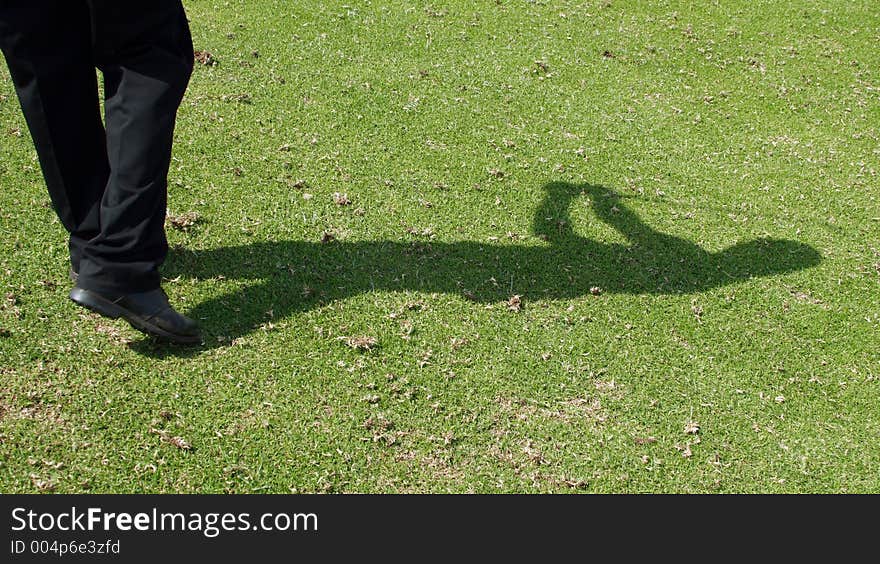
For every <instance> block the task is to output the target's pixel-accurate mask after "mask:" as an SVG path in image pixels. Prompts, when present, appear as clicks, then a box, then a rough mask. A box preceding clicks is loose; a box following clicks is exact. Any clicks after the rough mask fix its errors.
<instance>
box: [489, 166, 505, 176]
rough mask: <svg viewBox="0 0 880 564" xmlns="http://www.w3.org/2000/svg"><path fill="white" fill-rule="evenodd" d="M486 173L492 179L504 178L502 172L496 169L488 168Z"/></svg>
mask: <svg viewBox="0 0 880 564" xmlns="http://www.w3.org/2000/svg"><path fill="white" fill-rule="evenodd" d="M487 172H488V173H489V176H491V177H492V178H504V171H502V170H499V169H497V168H490V169H489V170H488V171H487Z"/></svg>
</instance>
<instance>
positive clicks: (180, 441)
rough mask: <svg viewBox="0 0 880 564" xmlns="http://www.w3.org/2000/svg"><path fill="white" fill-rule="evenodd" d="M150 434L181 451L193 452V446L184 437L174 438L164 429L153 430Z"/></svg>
mask: <svg viewBox="0 0 880 564" xmlns="http://www.w3.org/2000/svg"><path fill="white" fill-rule="evenodd" d="M150 433H152V434H154V435H159V438H160V439H162V441H164V442H166V443H168V444H170V445H173V446H176V447H177V448H179V449H180V450H192V445H191V444H189V442H188V441H186V440H185V439H184V438H183V437H177V436H175V437H172V436H171V435H169V434H168V432H167V431H164V430H162V429H156V428H151V429H150Z"/></svg>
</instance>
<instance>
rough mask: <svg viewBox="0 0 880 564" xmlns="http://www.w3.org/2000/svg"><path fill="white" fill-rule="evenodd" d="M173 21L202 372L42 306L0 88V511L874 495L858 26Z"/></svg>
mask: <svg viewBox="0 0 880 564" xmlns="http://www.w3.org/2000/svg"><path fill="white" fill-rule="evenodd" d="M185 4H186V7H187V10H188V13H189V16H190V19H191V24H192V30H193V36H194V41H195V47H196V49H198V50H204V51H208V52H210V53H211V54H212V56H213V60H214V61H215V62H216V64H213V65H203V64H198V63H197V64H196V69H195V72H194V75H193V78H192V82H191V85H190V88H189V90H188V93H187V95H186V98H185V100H184V102H183V105H182V107H181V110H180V114H179V121H178V129H177V141H176V145H175V153H174V161H173V163H172V170H171V173H170V179H169V181H170V184H169V213H170V216H171V220H173V221H170V222H169V225H168V235H169V239H170V242H171V244H172V247H173V248H172V251H171V253H170V255H169V258H168V260H167V262H166V264H165V266H164V267H163V276H164V277H165V288H166V290H167V292H168V293H169V295H170V296H171V299H172V302H173V303H174V304H175V305H177V306H178V307H179V309H181V310H182V311H184V312H186V313H188V314H189V315H191V316H193V317H196V318H198V319H199V320H200V321H201V323H202V325H203V328H204V330H205V334H206V341H205V343H204V345H203V346H201V347H196V348H193V349H186V348H179V347H172V346H167V345H162V344H160V343H157V342H154V341H153V340H151V339H148V338H145V337H144V336H142V335H141V334H140V333H137V332H136V331H134V330H133V329H131V328H130V327H129V326H128V325H126V324H125V323H124V322H120V321H109V320H105V319H103V318H100V317H98V316H96V315H94V314H91V313H89V312H87V311H85V310H82V309H79V308H77V307H76V306H74V305H73V304H72V302H70V301H69V300H68V298H67V293H68V290H69V281H68V280H67V255H66V238H65V233H64V232H63V229H62V227H61V225H60V224H59V223H58V221H57V219H56V218H55V215H54V212H53V210H52V209H51V207H50V205H49V198H48V195H47V192H46V189H45V186H44V183H43V180H42V176H41V174H40V170H39V166H38V163H37V161H36V156H35V152H34V150H33V147H32V144H31V140H30V137H29V135H28V132H27V128H26V126H25V123H24V119H23V117H22V115H21V112H20V109H19V107H18V103H17V100H16V98H15V94H14V91H13V88H12V84H11V82H10V79H9V75H8V73H7V71H6V69H5V66H4V67H3V68H2V70H0V229H2V237H0V377H2V389H0V490H2V491H3V492H37V491H55V492H65V493H69V492H185V493H189V492H236V493H250V492H258V493H268V492H281V493H287V492H383V493H390V492H437V493H439V492H479V493H489V492H703V493H715V492H719V493H720V492H871V493H880V471H878V468H880V200H878V198H880V177H878V170H880V138H878V136H880V70H878V69H880V51H878V50H877V47H876V46H877V45H878V43H880V6H878V4H877V2H875V1H874V0H855V1H852V2H847V3H841V2H834V1H831V0H823V1H818V2H814V1H806V0H798V1H787V2H783V1H733V0H731V1H723V2H700V3H694V2H686V1H672V0H670V1H662V0H661V1H620V0H614V1H589V2H575V1H568V0H560V1H546V2H542V1H526V0H517V1H514V0H498V1H497V2H463V1H458V0H450V1H447V2H435V3H422V2H415V3H413V2H403V1H399V0H391V1H388V2H357V1H351V0H348V1H346V2H341V1H338V0H331V1H316V0H306V1H302V2H289V1H283V0H247V1H245V0H233V1H228V2H209V1H207V0H189V1H186V2H185Z"/></svg>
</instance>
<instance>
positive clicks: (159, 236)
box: [0, 0, 193, 293]
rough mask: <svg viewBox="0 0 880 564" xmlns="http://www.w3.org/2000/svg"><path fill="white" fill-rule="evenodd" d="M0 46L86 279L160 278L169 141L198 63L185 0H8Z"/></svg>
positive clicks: (94, 285)
mask: <svg viewBox="0 0 880 564" xmlns="http://www.w3.org/2000/svg"><path fill="white" fill-rule="evenodd" d="M0 48H2V51H3V55H4V56H5V58H6V63H7V65H8V66H9V71H10V74H11V76H12V80H13V83H14V85H15V89H16V92H17V93H18V97H19V101H20V102H21V107H22V110H23V112H24V116H25V119H26V121H27V124H28V128H29V129H30V132H31V136H32V137H33V140H34V145H35V146H36V149H37V154H38V156H39V159H40V166H41V168H42V171H43V176H44V178H45V180H46V185H47V186H48V189H49V195H50V197H51V199H52V203H53V206H54V208H55V211H56V212H57V213H58V216H59V218H60V219H61V223H62V224H63V225H64V227H65V228H66V229H67V231H68V232H69V234H70V239H69V246H70V260H71V266H72V267H73V268H74V270H75V271H77V272H79V281H78V283H77V284H78V285H79V286H80V287H82V288H86V289H90V290H96V291H100V292H105V293H116V292H119V293H129V292H142V291H149V290H153V289H155V288H158V287H159V283H160V277H159V266H160V265H161V264H162V262H163V261H164V260H165V256H166V254H167V252H168V243H167V240H166V238H165V226H164V224H165V208H166V201H167V178H168V167H169V165H170V162H171V144H172V139H173V135H174V125H175V121H176V117H177V110H178V107H179V106H180V102H181V99H182V98H183V94H184V92H185V90H186V87H187V84H188V83H189V78H190V74H191V73H192V66H193V49H192V39H191V37H190V32H189V25H188V23H187V20H186V14H185V13H184V10H183V6H182V4H181V2H180V0H0ZM96 68H97V69H100V71H101V73H102V75H103V79H104V120H103V121H102V119H101V112H100V104H99V98H98V96H99V95H98V81H97V73H96V70H95V69H96ZM105 122H106V129H105Z"/></svg>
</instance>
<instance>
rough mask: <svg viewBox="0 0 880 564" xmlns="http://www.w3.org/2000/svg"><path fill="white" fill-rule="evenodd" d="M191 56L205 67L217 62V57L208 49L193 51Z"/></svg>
mask: <svg viewBox="0 0 880 564" xmlns="http://www.w3.org/2000/svg"><path fill="white" fill-rule="evenodd" d="M193 57H194V58H195V60H196V61H198V62H199V63H201V64H203V65H205V66H206V67H213V66H214V65H216V64H217V63H218V62H219V61H217V58H216V57H214V55H212V54H211V53H209V52H208V51H193Z"/></svg>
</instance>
